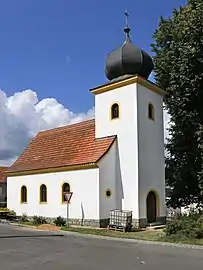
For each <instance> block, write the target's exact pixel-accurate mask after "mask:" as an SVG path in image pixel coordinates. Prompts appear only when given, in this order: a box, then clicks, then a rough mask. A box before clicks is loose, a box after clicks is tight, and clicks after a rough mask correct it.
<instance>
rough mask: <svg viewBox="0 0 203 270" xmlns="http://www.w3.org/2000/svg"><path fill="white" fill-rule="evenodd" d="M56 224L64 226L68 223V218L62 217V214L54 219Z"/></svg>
mask: <svg viewBox="0 0 203 270" xmlns="http://www.w3.org/2000/svg"><path fill="white" fill-rule="evenodd" d="M54 224H55V225H56V226H59V227H62V226H65V225H66V220H65V219H64V218H62V217H61V216H59V217H57V218H56V219H55V220H54Z"/></svg>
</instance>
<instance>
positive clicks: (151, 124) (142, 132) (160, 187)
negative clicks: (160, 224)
mask: <svg viewBox="0 0 203 270" xmlns="http://www.w3.org/2000/svg"><path fill="white" fill-rule="evenodd" d="M149 103H152V105H153V106H154V113H155V115H154V116H155V117H154V121H153V120H151V119H149V118H148V105H149ZM137 108H138V142H139V143H138V145H139V202H140V203H139V206H140V207H139V211H140V218H144V217H146V198H147V194H148V192H149V190H154V191H156V192H157V193H158V197H159V198H158V200H159V207H158V208H159V209H157V210H158V213H157V214H158V215H159V216H165V215H166V208H165V167H164V128H163V97H162V96H160V95H158V94H156V93H154V92H152V91H150V90H148V89H147V88H145V87H143V86H141V85H138V94H137Z"/></svg>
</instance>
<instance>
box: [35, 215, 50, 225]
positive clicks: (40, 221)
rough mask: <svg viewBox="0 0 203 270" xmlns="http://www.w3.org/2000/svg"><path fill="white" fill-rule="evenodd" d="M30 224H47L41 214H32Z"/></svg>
mask: <svg viewBox="0 0 203 270" xmlns="http://www.w3.org/2000/svg"><path fill="white" fill-rule="evenodd" d="M32 224H33V225H35V226H38V225H42V224H47V221H46V218H44V217H41V216H33V218H32Z"/></svg>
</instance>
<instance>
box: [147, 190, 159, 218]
mask: <svg viewBox="0 0 203 270" xmlns="http://www.w3.org/2000/svg"><path fill="white" fill-rule="evenodd" d="M156 209H157V205H156V195H155V193H154V192H153V191H150V192H149V193H148V195H147V222H148V223H152V222H155V221H156V218H157V213H156Z"/></svg>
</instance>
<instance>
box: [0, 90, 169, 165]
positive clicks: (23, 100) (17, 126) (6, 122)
mask: <svg viewBox="0 0 203 270" xmlns="http://www.w3.org/2000/svg"><path fill="white" fill-rule="evenodd" d="M93 117H94V108H92V109H90V110H89V111H88V112H85V113H74V112H72V111H70V110H69V109H67V108H65V107H64V106H63V105H62V104H60V103H59V102H58V101H57V100H56V99H54V98H45V99H42V100H39V99H38V97H37V94H36V92H34V91H32V90H25V91H21V92H18V93H16V94H14V95H13V96H10V97H8V96H7V95H6V94H5V93H4V92H3V91H2V90H0V165H11V164H12V163H13V162H14V161H15V159H16V158H17V157H18V156H19V155H20V154H21V152H22V151H23V149H24V148H25V147H26V145H27V144H28V143H29V142H30V140H31V139H32V138H33V137H34V136H35V135H36V134H37V133H38V132H39V131H41V130H46V129H51V128H55V127H59V126H63V125H67V124H73V123H77V122H81V121H84V120H88V119H91V118H93ZM168 120H169V117H168V114H167V113H166V112H165V113H164V122H165V137H167V136H168V135H167V130H166V128H167V126H168Z"/></svg>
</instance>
